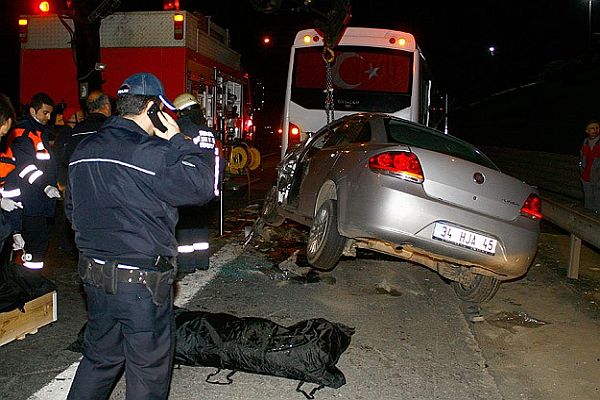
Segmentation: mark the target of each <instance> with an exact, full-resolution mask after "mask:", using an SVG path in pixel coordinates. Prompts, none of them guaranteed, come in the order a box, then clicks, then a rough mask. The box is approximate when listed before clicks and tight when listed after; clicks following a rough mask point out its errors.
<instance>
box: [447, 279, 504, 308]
mask: <svg viewBox="0 0 600 400" xmlns="http://www.w3.org/2000/svg"><path fill="white" fill-rule="evenodd" d="M499 287H500V281H499V280H498V279H495V278H492V277H491V276H484V275H476V276H475V277H474V278H473V281H472V282H471V284H470V285H464V284H462V283H458V282H452V288H453V289H454V291H455V292H456V295H457V296H458V297H459V298H460V299H461V300H465V301H472V302H474V303H485V302H486V301H489V300H491V299H492V297H494V295H495V294H496V292H497V291H498V288H499Z"/></svg>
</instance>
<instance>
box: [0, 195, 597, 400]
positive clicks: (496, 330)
mask: <svg viewBox="0 0 600 400" xmlns="http://www.w3.org/2000/svg"><path fill="white" fill-rule="evenodd" d="M259 185H260V184H257V185H254V190H257V189H260V190H263V189H265V188H260V187H259ZM257 193H259V192H256V191H255V192H250V193H245V194H244V193H240V194H239V197H238V199H237V201H236V202H237V203H239V204H244V203H246V202H247V200H248V199H250V200H251V201H250V202H251V203H252V202H253V201H252V199H258V198H260V197H256V196H257ZM256 211H257V207H249V208H246V209H241V210H237V211H235V212H233V213H230V214H228V216H227V217H226V218H225V220H224V222H225V225H224V228H225V229H224V231H225V235H224V236H223V237H219V236H218V235H216V232H217V231H218V230H217V231H215V230H213V232H212V233H213V235H212V239H211V246H213V248H214V249H215V250H216V249H220V250H219V251H218V252H217V253H216V254H214V255H213V256H212V258H211V268H210V269H209V270H208V271H199V272H196V273H195V274H192V275H188V276H186V277H185V279H184V280H183V281H181V282H180V283H179V284H178V297H177V301H176V304H177V305H179V306H182V307H186V308H188V309H190V310H204V311H208V312H225V313H230V314H234V315H236V316H240V317H241V316H252V317H262V318H266V319H269V320H272V321H273V322H276V323H278V324H281V325H285V326H288V325H291V324H294V323H297V322H299V321H302V320H305V319H310V318H325V319H327V320H329V321H332V322H339V323H343V324H345V325H347V326H350V327H353V328H354V329H355V334H354V335H353V337H352V341H351V343H350V346H349V348H348V349H347V350H346V352H344V353H343V354H342V356H341V358H340V360H339V362H338V364H337V366H338V367H339V368H340V370H341V371H342V372H343V374H344V375H345V378H346V381H347V383H346V384H345V385H344V386H342V387H341V388H339V389H331V388H325V389H323V390H321V391H319V392H317V393H316V394H315V397H316V398H317V399H328V398H340V399H350V400H354V399H531V400H542V399H543V400H547V399H550V400H553V399H556V400H559V399H566V398H569V399H597V398H600V383H599V382H600V381H599V380H598V376H600V335H598V332H600V330H599V328H600V326H599V321H600V319H599V317H600V310H599V308H598V300H599V299H600V285H599V284H598V282H599V280H593V279H587V278H584V279H582V280H580V281H571V280H567V279H566V278H565V271H564V267H565V266H564V262H563V259H564V257H562V256H561V254H560V252H561V249H560V248H558V247H559V246H557V245H556V241H555V240H554V238H555V237H556V235H555V234H544V235H542V240H541V242H540V251H539V253H538V256H537V258H536V260H535V261H534V263H533V265H532V267H531V269H530V271H529V274H528V275H527V277H526V278H524V279H520V280H518V281H515V282H510V283H505V284H503V285H502V287H501V288H500V291H499V292H498V294H497V295H496V297H495V298H494V299H493V300H492V301H490V302H489V303H486V304H484V305H481V306H476V305H473V304H468V303H463V302H461V301H459V300H458V299H457V298H456V296H455V295H454V293H453V291H452V290H451V288H450V286H449V285H447V284H446V283H445V282H444V281H443V280H442V279H441V278H440V277H439V276H438V275H436V274H435V273H433V272H431V271H429V270H427V269H426V268H424V267H420V266H417V265H414V264H411V263H408V262H403V261H398V260H391V259H388V258H385V257H378V256H374V255H370V254H362V255H361V257H359V258H357V259H346V260H343V261H342V262H341V263H340V265H338V267H337V268H336V269H335V270H334V271H332V272H331V273H324V274H320V275H319V276H318V277H319V278H320V279H317V281H316V282H314V283H306V282H302V281H301V282H298V281H297V280H296V279H289V278H290V277H294V276H295V275H298V274H303V273H305V272H306V270H305V269H304V268H301V267H302V265H303V264H302V262H301V259H300V261H298V264H300V267H294V266H293V265H289V266H288V269H289V270H290V272H289V273H288V274H283V273H281V272H279V271H276V270H274V269H273V266H274V265H276V264H278V263H279V262H280V261H282V260H283V259H285V258H286V257H287V256H288V255H289V254H291V253H292V252H293V250H294V249H295V248H297V247H300V248H301V247H302V232H303V230H302V228H300V227H297V226H293V225H286V226H284V229H283V231H281V232H279V233H280V234H281V235H285V237H286V238H287V240H286V241H283V240H279V241H277V242H266V241H264V240H262V239H261V238H260V237H258V236H255V237H254V238H253V239H252V241H250V242H249V243H248V245H247V246H246V247H245V248H243V247H242V243H243V242H244V241H245V238H244V227H245V226H248V225H250V224H251V223H252V221H253V219H254V218H255V217H256ZM57 240H58V238H57V237H54V238H53V243H52V248H53V249H54V250H53V251H52V252H51V256H50V260H49V262H48V264H47V267H46V271H45V274H46V275H47V276H48V277H49V278H50V279H51V280H53V281H54V282H55V283H56V284H57V286H58V321H57V322H55V323H53V324H51V325H49V326H46V327H43V328H41V329H40V330H39V332H38V333H37V334H34V335H28V336H27V337H26V338H25V339H24V340H21V341H13V342H11V343H9V344H6V345H4V346H2V347H0V360H1V362H0V399H3V400H24V399H30V400H37V399H40V400H41V399H43V400H54V399H64V398H65V396H66V393H67V391H68V387H69V386H70V379H71V377H72V375H73V372H74V369H75V367H76V363H77V361H78V359H79V357H80V355H79V354H78V353H74V352H71V351H69V350H67V349H66V348H67V347H68V346H69V345H70V344H71V343H72V342H73V341H74V340H75V338H76V336H77V333H78V331H79V329H80V328H81V326H82V325H83V323H84V322H85V304H84V301H83V297H82V295H81V290H80V283H79V279H78V277H77V275H76V273H75V260H74V258H73V257H72V256H70V255H69V254H68V253H65V252H62V251H58V250H56V248H57ZM597 261H598V258H592V259H591V261H589V262H590V265H592V264H593V265H596V266H599V267H600V262H597ZM594 263H596V264H594ZM292 267H293V268H292ZM594 268H595V267H594ZM284 278H288V279H284ZM473 321H476V322H473ZM214 371H215V370H214V369H213V368H207V367H181V368H180V369H176V370H175V371H174V374H173V382H172V389H171V396H170V399H185V400H191V399H200V398H202V399H216V400H218V399H228V400H231V399H234V400H235V399H261V400H262V399H265V400H270V399H286V400H287V399H294V398H296V399H304V396H303V395H302V394H301V393H298V392H296V386H297V381H294V380H290V379H285V378H277V377H272V376H263V375H256V374H249V373H241V372H239V373H236V374H235V375H234V376H233V383H232V384H230V385H213V384H209V383H206V382H205V379H206V377H207V375H208V374H210V373H212V372H214ZM220 376H221V377H223V376H222V375H220ZM312 387H314V385H310V384H309V385H307V389H309V390H310V389H311V388H312ZM124 398H125V395H124V386H123V383H122V382H120V383H119V384H118V385H117V387H116V388H115V391H114V392H113V396H112V399H124Z"/></svg>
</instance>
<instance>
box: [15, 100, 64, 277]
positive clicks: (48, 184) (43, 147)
mask: <svg viewBox="0 0 600 400" xmlns="http://www.w3.org/2000/svg"><path fill="white" fill-rule="evenodd" d="M53 109H54V101H53V100H52V98H51V97H50V96H48V95H47V94H46V93H37V94H35V95H34V96H33V97H32V98H31V102H30V104H29V108H28V114H27V116H26V117H25V118H24V119H23V120H22V121H21V122H19V124H17V127H16V128H15V129H13V130H12V132H10V133H9V134H8V136H7V142H6V146H7V150H6V153H5V155H6V157H13V158H14V160H15V171H14V172H13V174H14V177H15V178H16V179H17V180H18V183H17V187H18V189H19V190H20V192H21V197H20V198H21V202H22V205H23V211H22V236H21V234H19V233H16V234H15V235H14V236H13V242H14V244H13V248H14V249H15V250H21V249H23V247H25V249H24V250H25V251H26V253H27V257H25V258H24V259H23V261H24V262H23V266H24V267H26V268H29V269H32V270H41V269H42V268H43V267H44V257H45V255H46V250H47V248H48V222H47V219H48V217H52V216H53V215H54V208H55V203H56V199H58V198H60V192H59V191H58V189H57V187H56V163H55V161H54V158H53V157H52V155H51V153H50V152H49V151H48V149H49V148H50V145H49V132H48V130H47V129H46V128H47V124H48V121H50V116H51V114H52V111H53Z"/></svg>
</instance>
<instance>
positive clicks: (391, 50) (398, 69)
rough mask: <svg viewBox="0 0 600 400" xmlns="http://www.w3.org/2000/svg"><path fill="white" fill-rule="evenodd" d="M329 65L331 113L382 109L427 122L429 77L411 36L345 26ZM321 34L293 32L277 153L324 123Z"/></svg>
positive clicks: (336, 115)
mask: <svg viewBox="0 0 600 400" xmlns="http://www.w3.org/2000/svg"><path fill="white" fill-rule="evenodd" d="M334 54H335V58H334V61H333V63H332V78H333V79H332V81H333V89H334V91H333V99H334V116H335V118H336V119H337V118H340V117H342V116H345V115H348V114H353V113H356V112H370V111H372V112H384V113H388V114H393V115H395V116H399V117H401V118H404V119H407V120H410V121H416V122H420V123H423V124H425V125H428V124H429V112H428V110H429V105H430V99H431V81H430V80H427V79H425V76H424V75H425V64H424V62H423V61H424V60H423V56H422V55H421V52H420V51H419V48H418V47H417V45H416V43H415V39H414V37H413V35H411V34H410V33H406V32H400V31H394V30H387V29H378V28H356V27H348V28H346V29H345V31H344V33H343V35H342V37H341V39H340V41H339V43H338V44H337V46H336V47H335V49H334ZM325 89H326V78H325V62H324V61H323V37H322V36H321V35H320V34H319V33H318V32H317V31H316V30H314V29H306V30H303V31H300V32H298V34H296V38H295V39H294V44H293V45H292V49H291V54H290V64H289V69H288V77H287V86H286V93H285V106H284V110H283V126H282V129H283V132H282V136H281V153H282V156H283V155H284V154H285V152H286V150H287V148H288V147H290V146H291V145H293V144H295V143H297V142H299V141H300V140H301V139H304V138H305V137H306V135H307V134H310V133H314V132H316V131H317V130H318V129H320V128H321V127H323V126H324V125H325V124H326V123H327V114H326V112H325Z"/></svg>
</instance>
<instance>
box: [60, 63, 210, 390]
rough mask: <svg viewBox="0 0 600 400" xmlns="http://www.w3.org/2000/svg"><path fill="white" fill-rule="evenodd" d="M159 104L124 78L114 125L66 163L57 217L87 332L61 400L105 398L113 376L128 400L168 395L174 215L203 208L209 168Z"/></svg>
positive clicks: (157, 92) (152, 81)
mask: <svg viewBox="0 0 600 400" xmlns="http://www.w3.org/2000/svg"><path fill="white" fill-rule="evenodd" d="M163 105H164V106H166V107H168V108H169V109H171V110H174V109H175V107H174V106H173V105H172V104H171V103H169V101H168V100H167V99H166V97H165V93H164V89H163V86H162V84H161V82H160V81H159V80H158V78H156V76H154V75H152V74H150V73H138V74H134V75H132V76H130V77H129V78H127V79H126V80H125V82H124V83H123V85H122V86H121V87H120V89H119V91H118V98H117V109H118V111H119V114H120V116H114V117H111V118H109V119H108V120H107V121H106V122H105V123H104V125H103V126H102V128H100V130H99V131H98V134H95V135H90V136H89V137H87V138H86V139H84V140H83V141H82V142H81V143H80V144H79V145H78V146H77V148H76V149H75V152H74V153H73V156H72V157H71V162H70V164H69V190H68V191H67V193H68V196H69V197H70V199H67V202H68V204H67V206H66V211H67V217H68V218H69V220H70V221H71V222H72V224H73V229H74V231H75V241H76V243H77V247H78V248H79V251H80V253H81V256H80V262H79V274H80V276H81V277H82V280H83V282H84V289H85V292H86V295H87V307H88V323H87V328H86V331H85V335H84V351H83V353H84V356H83V359H82V361H81V363H80V365H79V368H78V370H77V373H76V375H75V378H74V380H73V384H72V386H71V390H70V392H69V396H68V399H90V398H93V399H107V398H108V397H109V395H110V391H111V388H112V387H113V384H114V383H115V379H116V378H117V376H118V375H119V373H120V372H121V370H122V369H123V368H125V375H126V384H127V388H126V398H127V399H128V400H133V399H140V400H141V399H166V398H167V395H168V391H169V384H170V378H171V368H172V358H173V353H174V328H175V324H174V316H173V291H172V282H173V279H174V277H175V274H176V269H175V266H174V264H173V261H174V258H175V256H176V255H177V242H176V240H175V224H176V223H177V217H178V216H177V209H176V207H179V206H182V205H185V204H203V203H206V202H208V201H209V200H211V199H212V197H213V195H214V194H213V178H214V172H213V171H214V165H213V162H214V161H213V158H212V157H211V156H210V154H207V153H206V152H205V151H203V150H202V149H200V148H199V147H198V144H197V143H198V141H197V139H196V138H194V137H192V138H190V137H187V136H184V135H183V134H181V133H179V127H178V125H177V123H176V122H175V121H174V120H173V119H172V118H171V117H170V116H169V115H167V114H163V113H162V112H161V111H160V109H161V108H162V106H163Z"/></svg>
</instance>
